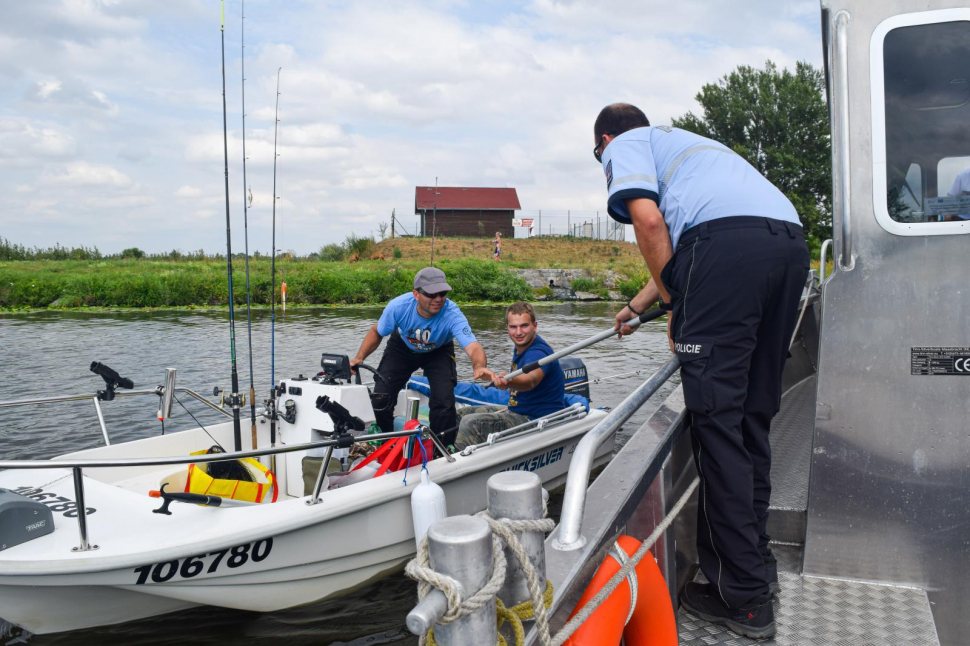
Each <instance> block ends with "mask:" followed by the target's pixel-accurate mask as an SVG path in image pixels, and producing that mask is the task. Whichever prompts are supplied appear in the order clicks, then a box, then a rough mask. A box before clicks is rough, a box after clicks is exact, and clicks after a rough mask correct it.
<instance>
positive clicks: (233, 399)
mask: <svg viewBox="0 0 970 646" xmlns="http://www.w3.org/2000/svg"><path fill="white" fill-rule="evenodd" d="M219 34H220V36H221V38H222V150H223V159H224V160H225V176H226V271H227V273H228V274H229V351H230V357H231V358H232V393H231V394H230V396H229V403H230V405H231V406H232V439H233V446H234V449H233V450H235V451H241V450H242V431H241V430H240V426H239V408H240V406H239V371H238V370H237V369H236V312H235V310H234V309H233V292H232V224H231V223H230V221H229V134H228V126H227V124H226V8H225V2H220V3H219Z"/></svg>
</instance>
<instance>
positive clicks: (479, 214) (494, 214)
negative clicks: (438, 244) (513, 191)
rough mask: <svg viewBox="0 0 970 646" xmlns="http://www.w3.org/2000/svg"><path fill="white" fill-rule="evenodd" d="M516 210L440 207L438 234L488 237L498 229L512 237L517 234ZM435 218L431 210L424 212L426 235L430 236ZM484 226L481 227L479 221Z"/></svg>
mask: <svg viewBox="0 0 970 646" xmlns="http://www.w3.org/2000/svg"><path fill="white" fill-rule="evenodd" d="M514 213H515V212H514V211H447V210H443V209H438V212H437V218H436V219H437V225H436V235H437V236H439V237H456V236H467V237H473V238H477V237H486V238H491V237H494V236H495V232H496V231H501V232H502V235H503V236H505V237H508V238H511V237H513V236H514V235H515V231H514V230H513V227H512V216H513V215H514ZM434 222H435V218H434V217H433V216H432V212H431V211H427V212H426V213H425V214H424V235H426V236H430V235H431V229H432V227H433V226H435V224H434ZM479 222H481V223H482V226H481V227H479V225H478V223H479Z"/></svg>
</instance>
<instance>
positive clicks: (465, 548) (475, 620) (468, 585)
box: [407, 516, 498, 646]
mask: <svg viewBox="0 0 970 646" xmlns="http://www.w3.org/2000/svg"><path fill="white" fill-rule="evenodd" d="M428 556H429V557H430V560H431V567H432V569H434V571H435V572H438V573H440V574H446V575H448V576H450V577H451V578H453V579H455V580H457V581H458V582H459V583H460V584H461V586H462V589H463V595H464V596H469V595H472V594H474V593H475V592H477V591H478V590H480V589H482V587H484V586H485V584H486V583H488V579H489V577H490V576H491V573H492V528H491V527H489V526H488V523H486V522H485V521H484V520H482V519H481V518H475V517H474V516H452V517H450V518H445V519H442V520H439V521H438V522H437V523H435V524H434V525H432V526H431V529H429V530H428ZM443 602H444V595H443V594H442V593H441V592H440V591H438V590H434V591H432V593H431V594H429V595H428V596H427V597H425V599H424V600H423V601H421V602H419V603H418V605H417V606H415V607H414V609H413V610H411V612H409V613H408V616H407V626H408V630H410V631H411V632H412V633H414V634H416V635H421V634H424V633H426V632H427V631H428V630H429V629H430V628H431V627H432V626H434V623H435V622H436V621H437V620H438V619H440V618H441V616H442V615H443V614H444V613H445V610H446V609H447V608H446V604H444V603H443ZM434 638H435V642H437V643H438V644H440V645H441V646H466V645H469V644H494V643H496V642H497V641H498V631H497V630H496V627H495V599H494V598H493V599H492V600H491V601H489V602H488V603H486V604H485V605H484V606H482V607H481V608H479V609H478V610H476V611H475V612H473V613H471V614H469V615H466V616H464V617H462V618H461V619H458V620H456V621H454V622H452V623H450V624H448V625H447V626H440V625H439V626H435V629H434Z"/></svg>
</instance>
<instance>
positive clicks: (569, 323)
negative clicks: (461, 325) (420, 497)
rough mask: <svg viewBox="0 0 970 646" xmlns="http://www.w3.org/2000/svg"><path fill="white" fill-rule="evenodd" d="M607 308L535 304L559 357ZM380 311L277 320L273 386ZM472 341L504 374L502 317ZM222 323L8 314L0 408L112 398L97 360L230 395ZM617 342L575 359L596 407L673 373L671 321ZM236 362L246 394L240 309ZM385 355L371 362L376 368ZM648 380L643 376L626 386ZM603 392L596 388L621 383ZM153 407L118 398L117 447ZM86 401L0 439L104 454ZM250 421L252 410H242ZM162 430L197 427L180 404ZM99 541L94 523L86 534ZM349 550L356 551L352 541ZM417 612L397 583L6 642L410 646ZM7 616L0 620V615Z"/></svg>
mask: <svg viewBox="0 0 970 646" xmlns="http://www.w3.org/2000/svg"><path fill="white" fill-rule="evenodd" d="M616 309H617V307H616V306H615V305H612V304H605V303H592V304H579V303H565V304H538V305H537V306H536V312H537V318H538V321H539V334H541V335H542V336H543V338H545V339H546V341H547V342H548V343H549V344H550V345H551V346H552V347H553V348H554V349H561V348H563V347H565V346H567V345H570V344H572V343H575V342H577V341H580V340H582V339H585V338H588V337H589V336H592V335H593V334H595V333H597V332H600V331H602V330H604V329H607V328H609V327H611V326H612V321H613V315H614V313H615V310H616ZM380 311H381V310H380V308H379V307H353V308H300V309H291V310H290V311H289V312H287V313H286V314H285V315H280V314H279V313H278V314H277V317H276V324H275V328H276V333H275V340H276V361H275V364H276V365H275V376H276V379H277V381H279V380H280V379H285V378H289V377H294V376H296V375H298V374H301V373H302V374H305V375H312V374H315V373H316V371H317V370H319V362H320V354H321V353H322V352H330V353H342V354H348V355H351V356H353V355H354V354H355V353H356V351H357V347H358V346H359V344H360V341H361V339H362V338H363V335H364V333H365V332H366V330H367V328H368V327H369V326H370V325H371V324H373V323H374V322H375V321H376V320H377V317H378V316H379V315H380ZM463 311H464V313H465V315H466V316H467V318H468V320H469V322H470V324H471V326H472V329H473V331H474V332H475V335H476V336H477V337H478V340H479V341H480V342H481V343H482V345H483V346H484V348H485V351H486V353H487V354H488V357H489V365H490V367H492V368H493V369H499V368H502V369H507V368H508V361H509V359H510V357H511V351H512V343H511V341H510V340H509V339H508V336H507V334H506V333H505V331H504V328H503V320H502V316H503V313H504V307H501V306H475V307H464V308H463ZM227 319H228V315H227V313H226V312H225V311H173V312H148V313H131V312H124V313H117V312H97V313H90V312H36V313H28V314H0V354H2V361H0V401H9V400H16V399H27V398H32V397H44V396H54V395H67V394H84V393H91V394H92V395H93V393H94V392H95V391H96V390H97V389H99V388H103V387H104V382H103V381H102V380H101V378H100V377H98V376H96V375H94V374H93V373H91V372H89V370H88V366H89V365H90V364H91V362H92V361H101V362H103V363H105V364H107V365H109V366H111V367H112V368H114V369H115V370H117V371H118V372H119V373H121V375H122V376H125V377H128V378H130V379H132V380H133V381H134V382H135V387H136V388H154V387H155V386H156V385H157V384H159V383H161V382H162V377H163V375H164V368H170V367H174V368H178V383H177V385H179V386H185V387H188V388H191V389H192V390H195V391H196V392H199V393H211V392H212V388H213V386H219V387H221V388H225V389H227V390H228V387H229V363H230V360H229V326H228V324H227ZM644 328H645V329H643V330H641V331H639V332H637V333H636V334H634V335H633V336H631V337H627V338H624V339H622V340H620V341H617V340H615V339H608V340H606V341H603V342H601V343H600V344H598V345H595V346H593V347H591V348H587V349H586V350H582V351H580V352H579V353H577V356H579V357H581V358H582V359H583V360H584V361H585V363H586V366H587V369H588V371H589V374H590V378H591V379H593V380H594V383H592V385H591V391H592V393H591V394H592V399H593V405H594V406H614V405H616V404H617V403H619V402H620V401H621V400H622V399H623V397H625V396H626V395H627V394H628V393H629V392H630V391H631V390H632V389H633V388H634V387H635V386H636V385H638V384H639V383H641V382H642V381H643V380H645V379H646V378H647V376H649V374H650V373H652V372H653V371H654V370H656V369H657V368H659V367H660V365H661V364H662V363H663V362H664V361H666V360H667V359H668V358H669V356H670V354H669V349H668V348H667V339H666V330H665V325H664V323H663V322H660V323H650V324H647V325H645V326H644ZM270 330H271V317H270V313H269V312H268V311H266V310H257V311H254V313H253V323H252V338H253V374H254V376H255V383H256V390H257V394H258V393H262V392H266V391H267V390H268V389H269V387H270V384H271V379H270V370H271V368H270V354H271V353H270V336H271V335H270ZM236 347H237V360H238V369H239V375H240V389H241V390H245V391H248V389H249V372H250V371H249V352H248V350H247V332H246V319H245V312H244V311H243V310H237V323H236ZM380 352H381V350H378V351H377V352H376V353H375V354H374V355H372V357H371V358H370V360H369V361H368V363H371V365H374V366H376V365H377V363H378V361H379V356H380ZM458 354H459V358H458V373H459V378H460V379H470V378H471V363H470V362H469V360H468V358H467V356H465V355H464V354H463V353H461V352H459V353H458ZM636 370H642V371H643V372H642V374H640V375H630V374H627V373H630V372H632V371H636ZM616 375H626V376H620V377H617V378H612V379H605V380H603V381H600V382H598V383H597V382H596V381H595V380H597V379H600V378H604V377H614V376H616ZM673 387H674V386H673V384H668V385H666V386H665V387H664V388H663V389H662V390H661V391H660V392H659V393H658V394H657V395H656V396H655V397H654V399H653V400H652V401H651V402H650V403H649V404H648V405H647V406H645V407H644V408H643V409H642V410H641V412H640V413H638V414H637V416H635V417H634V418H633V419H632V420H631V421H630V422H629V423H628V424H627V425H626V427H625V428H624V429H623V431H621V433H620V435H619V437H618V442H617V446H618V447H619V446H620V445H622V443H623V441H624V440H625V439H626V438H627V437H629V434H630V433H632V432H633V431H634V430H635V429H636V428H637V427H638V426H639V424H640V423H642V422H643V421H644V420H646V418H647V417H648V416H649V414H650V413H651V412H652V411H653V410H654V409H655V408H656V406H657V405H659V403H660V402H661V401H662V400H663V398H664V397H666V395H667V394H668V393H669V392H670V389H671V388H673ZM183 402H184V403H185V405H186V406H187V407H188V409H189V410H191V411H192V413H193V414H194V415H195V416H196V417H197V418H198V420H199V421H200V422H201V423H202V424H207V423H216V422H221V421H224V419H225V418H224V417H222V416H221V415H219V414H218V413H215V412H213V411H209V410H207V409H206V408H205V407H204V406H202V405H201V404H199V403H198V402H195V401H193V400H188V401H186V400H185V399H183ZM157 403H158V400H157V398H155V397H152V396H145V397H127V398H118V399H116V400H114V401H112V402H106V403H104V404H103V408H104V415H105V422H106V424H107V426H108V430H109V432H110V435H111V439H112V443H116V442H122V441H128V440H134V439H139V438H144V437H150V436H153V435H155V434H158V433H160V432H161V428H160V425H159V422H158V421H157V419H156V418H155V410H156V408H157ZM93 408H94V406H93V404H92V403H90V402H71V403H60V404H46V405H43V406H35V407H30V408H7V409H2V410H0V438H2V440H0V441H2V444H0V446H2V449H0V454H2V456H3V458H4V459H27V458H50V457H52V456H55V455H60V454H63V453H67V452H71V451H76V450H78V449H83V448H91V447H94V446H99V445H100V444H101V443H102V441H103V440H102V439H101V431H100V428H99V425H98V420H97V416H96V414H95V411H94V410H93ZM247 410H248V408H247ZM173 416H174V417H173V419H171V420H170V421H169V422H167V423H166V432H173V431H178V430H182V429H187V428H192V427H195V426H196V424H195V422H193V420H192V419H191V417H190V416H189V415H188V414H186V412H185V411H184V410H182V409H181V408H180V407H179V406H178V405H176V406H175V407H174V408H173ZM90 531H91V532H92V535H95V534H96V532H97V525H96V524H94V525H93V526H92V527H91V530H90ZM348 540H351V539H350V537H348ZM415 601H416V593H415V585H414V583H413V582H411V581H410V580H408V579H406V578H405V577H404V575H403V574H396V575H393V576H391V577H388V578H386V579H383V580H381V581H378V582H376V583H373V584H370V585H368V586H365V587H364V588H361V589H360V590H357V591H356V592H354V593H352V594H350V595H348V596H344V597H341V598H339V599H333V600H328V601H323V602H319V603H315V604H311V605H307V606H303V607H300V608H295V609H290V610H285V611H280V612H274V613H252V612H243V611H235V610H225V609H220V608H213V607H203V608H196V609H192V610H189V611H185V612H181V613H176V614H170V615H164V616H161V617H156V618H154V619H150V620H144V621H139V622H132V623H129V624H123V625H120V626H109V627H105V628H99V629H95V630H86V631H78V632H74V633H62V634H58V635H44V636H37V635H19V638H18V637H17V635H18V633H17V631H16V630H15V631H14V633H13V635H11V636H9V637H8V636H6V635H3V631H2V630H0V643H10V641H11V640H15V641H16V642H17V643H23V642H24V641H26V643H28V644H30V645H31V646H44V645H47V644H119V645H120V644H133V643H138V644H185V643H212V644H216V643H218V644H225V643H232V644H257V643H259V644H266V643H276V642H284V641H285V643H286V644H288V645H290V644H317V645H322V644H333V645H347V646H350V645H353V646H363V645H365V644H367V645H375V644H416V643H417V639H416V638H415V637H413V636H412V635H411V634H410V633H408V632H407V630H406V628H405V627H404V618H405V615H406V614H407V612H408V611H409V610H410V609H411V607H412V606H413V605H414V603H415ZM2 615H3V610H2V608H0V617H2Z"/></svg>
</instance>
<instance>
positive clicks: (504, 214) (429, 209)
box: [414, 186, 522, 238]
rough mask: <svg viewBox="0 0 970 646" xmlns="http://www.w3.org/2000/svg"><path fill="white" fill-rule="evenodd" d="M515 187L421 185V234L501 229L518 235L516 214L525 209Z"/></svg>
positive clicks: (417, 204)
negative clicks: (514, 227)
mask: <svg viewBox="0 0 970 646" xmlns="http://www.w3.org/2000/svg"><path fill="white" fill-rule="evenodd" d="M521 208H522V206H521V205H520V204H519V196H518V195H517V194H516V193H515V189H514V188H463V187H461V186H439V187H438V189H437V194H436V191H435V187H434V186H418V187H416V188H415V189H414V213H415V214H416V215H420V216H421V235H426V236H430V235H431V234H432V229H434V234H435V235H437V236H487V237H491V236H494V235H495V232H496V231H501V232H502V235H503V236H507V237H509V238H511V237H513V236H514V235H515V233H514V230H513V228H512V218H514V217H515V212H516V211H517V210H519V209H521Z"/></svg>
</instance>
